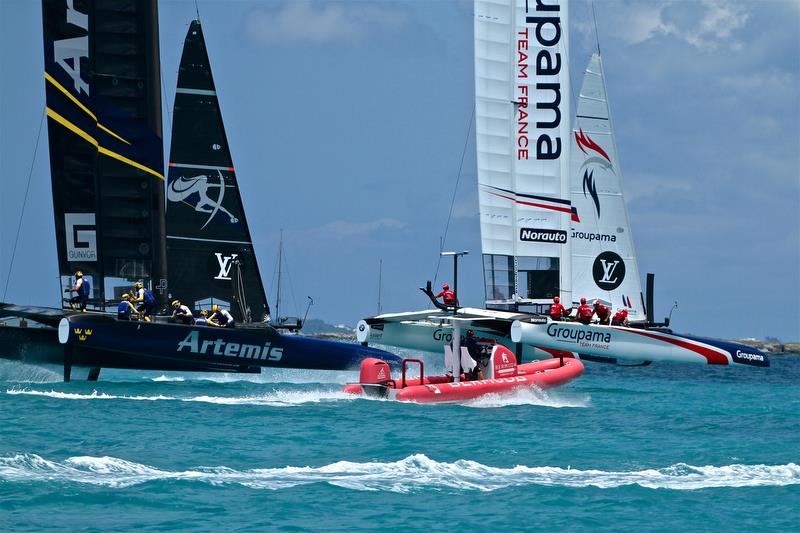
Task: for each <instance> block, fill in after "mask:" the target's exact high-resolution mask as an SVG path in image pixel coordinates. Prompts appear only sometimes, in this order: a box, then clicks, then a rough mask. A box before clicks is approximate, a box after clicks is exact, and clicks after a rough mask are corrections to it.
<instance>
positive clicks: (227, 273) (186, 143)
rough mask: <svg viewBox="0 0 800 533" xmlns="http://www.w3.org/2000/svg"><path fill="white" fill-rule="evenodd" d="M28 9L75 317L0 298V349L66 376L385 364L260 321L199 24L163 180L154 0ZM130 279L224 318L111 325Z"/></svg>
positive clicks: (51, 2) (185, 58)
mask: <svg viewBox="0 0 800 533" xmlns="http://www.w3.org/2000/svg"><path fill="white" fill-rule="evenodd" d="M42 12H43V19H44V52H45V87H46V100H47V117H48V119H47V126H48V135H49V141H50V143H49V146H50V169H51V180H52V191H53V206H54V214H55V217H54V218H55V226H56V241H57V242H56V244H57V255H58V268H59V273H60V276H61V288H62V290H63V289H64V288H65V287H69V286H71V285H72V280H71V276H72V274H73V273H74V272H75V271H77V270H81V271H82V272H83V273H84V279H85V280H87V281H88V282H89V283H90V284H91V292H90V295H89V296H90V298H89V311H88V312H85V313H75V312H72V311H70V310H69V309H68V308H66V306H64V308H62V309H52V308H45V307H31V306H20V305H14V304H0V318H9V317H14V318H18V319H23V320H24V321H22V320H21V321H20V323H19V324H11V325H9V324H4V325H3V326H2V327H0V345H2V348H3V349H2V354H0V355H2V356H3V357H5V358H11V359H20V360H23V361H26V362H31V363H35V364H41V363H44V364H55V365H59V366H63V370H64V378H65V379H66V380H69V379H70V378H71V377H73V369H76V370H77V369H82V370H84V371H85V374H84V375H85V376H86V377H88V378H89V379H97V378H98V376H99V374H100V370H101V369H102V368H128V369H145V370H178V371H224V372H260V370H261V368H262V367H288V368H314V369H324V370H339V369H347V368H352V367H355V366H357V365H358V363H359V361H361V360H362V359H364V358H368V357H380V358H381V359H386V360H390V361H393V360H395V359H396V358H395V357H394V356H393V355H392V354H389V353H387V352H384V351H382V350H376V349H373V348H368V347H364V346H361V345H358V344H349V343H344V342H333V341H326V340H320V339H312V338H307V337H303V336H299V335H286V334H282V333H281V332H279V331H278V330H276V329H275V328H273V327H272V326H271V325H270V324H269V323H268V317H269V306H268V304H267V298H266V294H265V292H264V287H263V284H262V281H261V276H260V274H259V270H258V263H257V261H256V255H255V252H254V250H253V244H252V239H251V237H250V231H249V229H248V226H247V220H246V217H245V213H244V207H243V204H242V201H241V196H240V193H239V186H238V183H237V180H236V174H235V170H234V166H233V162H232V159H231V154H230V150H229V147H228V142H227V138H226V135H225V129H224V126H223V123H222V115H221V113H220V108H219V100H218V98H217V93H216V88H215V84H214V79H213V77H212V74H211V68H210V65H209V61H208V54H207V51H206V45H205V41H204V39H203V32H202V28H201V25H200V22H199V21H193V22H192V23H191V25H190V27H189V30H188V33H187V36H186V40H185V43H184V50H183V55H182V58H181V64H180V71H179V75H178V88H177V91H176V96H175V106H174V119H173V130H172V131H173V137H172V148H171V153H170V161H169V165H168V168H169V173H168V175H167V177H166V180H165V176H164V175H163V168H164V162H163V147H162V135H161V97H160V67H159V46H158V11H157V5H156V1H155V0H115V1H113V2H100V1H96V2H95V1H90V0H74V1H65V0H43V2H42ZM165 181H166V184H167V195H166V200H167V202H166V206H167V208H165V198H164V184H165ZM136 280H142V281H143V283H144V285H145V286H146V287H148V288H149V289H151V290H152V291H153V292H154V294H155V296H156V299H157V301H158V305H159V306H160V307H161V308H164V307H165V304H166V302H167V301H168V299H169V298H171V297H173V296H174V297H178V298H180V299H181V300H182V301H183V302H184V303H185V304H187V305H188V306H189V307H191V308H192V309H193V310H194V311H195V312H196V311H198V310H199V309H208V308H210V307H211V306H212V305H214V304H216V305H219V306H220V307H223V308H227V309H229V310H230V312H231V313H232V314H233V316H234V317H235V319H236V321H237V327H236V328H234V329H227V328H207V327H198V326H190V325H182V324H171V323H168V322H167V321H166V317H164V318H161V317H156V318H155V320H154V321H153V322H151V323H147V322H143V321H133V322H131V321H119V320H117V318H116V315H115V314H112V313H109V312H108V311H110V310H112V311H113V310H115V309H116V304H117V302H119V300H120V297H121V296H122V294H123V293H124V292H125V291H127V290H128V289H130V287H131V285H132V284H133V282H134V281H136ZM28 320H31V321H34V322H37V323H38V324H40V325H41V326H42V327H24V326H26V324H27V321H28ZM75 377H78V375H77V374H75Z"/></svg>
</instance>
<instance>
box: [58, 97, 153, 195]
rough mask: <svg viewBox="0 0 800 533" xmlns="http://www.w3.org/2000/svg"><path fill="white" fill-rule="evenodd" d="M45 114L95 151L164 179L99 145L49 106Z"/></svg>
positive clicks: (151, 170)
mask: <svg viewBox="0 0 800 533" xmlns="http://www.w3.org/2000/svg"><path fill="white" fill-rule="evenodd" d="M47 116H48V117H50V118H52V119H53V120H55V121H56V122H58V123H59V124H61V125H62V126H64V127H65V128H67V129H68V130H70V131H71V132H73V133H75V134H76V135H78V136H79V137H81V138H82V139H84V140H86V141H87V142H89V143H91V144H92V145H94V146H96V147H97V151H98V152H100V153H101V154H103V155H106V156H108V157H112V158H114V159H116V160H117V161H121V162H123V163H125V164H126V165H130V166H132V167H134V168H138V169H139V170H142V171H144V172H147V173H148V174H152V175H153V176H155V177H157V178H158V179H160V180H163V179H164V175H163V174H161V173H160V172H156V171H155V170H153V169H151V168H148V167H146V166H144V165H142V164H141V163H137V162H136V161H134V160H132V159H128V158H127V157H125V156H123V155H120V154H118V153H116V152H112V151H111V150H109V149H108V148H104V147H102V146H100V145H99V144H98V142H97V139H95V138H94V137H92V136H91V135H89V134H88V133H86V132H85V131H83V130H82V129H80V128H79V127H78V126H76V125H75V124H73V123H72V122H70V121H69V120H67V119H65V118H64V117H62V116H61V115H59V114H58V113H56V112H55V111H53V110H52V109H50V108H49V107H48V108H47Z"/></svg>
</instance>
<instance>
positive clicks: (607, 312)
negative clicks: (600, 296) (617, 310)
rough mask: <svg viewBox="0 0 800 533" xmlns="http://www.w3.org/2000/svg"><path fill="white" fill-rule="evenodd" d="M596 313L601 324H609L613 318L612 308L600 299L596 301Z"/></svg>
mask: <svg viewBox="0 0 800 533" xmlns="http://www.w3.org/2000/svg"><path fill="white" fill-rule="evenodd" d="M594 314H595V315H597V318H598V319H599V320H600V324H602V325H603V326H607V325H608V323H609V318H611V309H609V308H608V306H606V305H603V304H601V303H600V300H595V301H594Z"/></svg>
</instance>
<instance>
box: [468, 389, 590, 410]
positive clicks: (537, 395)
mask: <svg viewBox="0 0 800 533" xmlns="http://www.w3.org/2000/svg"><path fill="white" fill-rule="evenodd" d="M590 400H591V399H590V397H589V396H588V395H579V396H575V395H567V394H565V393H564V391H556V390H552V389H551V390H542V389H539V388H536V387H524V388H519V389H515V390H513V391H511V392H507V393H502V394H487V395H485V396H481V397H480V398H476V399H474V400H470V401H467V402H464V405H465V406H467V407H478V408H487V407H490V408H495V407H507V406H511V405H538V406H542V407H555V408H562V407H589V406H590Z"/></svg>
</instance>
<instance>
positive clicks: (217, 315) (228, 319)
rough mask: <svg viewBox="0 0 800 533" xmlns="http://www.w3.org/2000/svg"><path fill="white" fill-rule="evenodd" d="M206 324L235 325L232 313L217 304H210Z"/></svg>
mask: <svg viewBox="0 0 800 533" xmlns="http://www.w3.org/2000/svg"><path fill="white" fill-rule="evenodd" d="M208 325H209V326H216V327H218V328H232V327H235V325H236V324H235V323H234V321H233V315H231V314H230V313H229V312H228V310H227V309H222V308H221V307H220V306H219V305H217V304H214V305H212V306H211V316H210V317H208Z"/></svg>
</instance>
